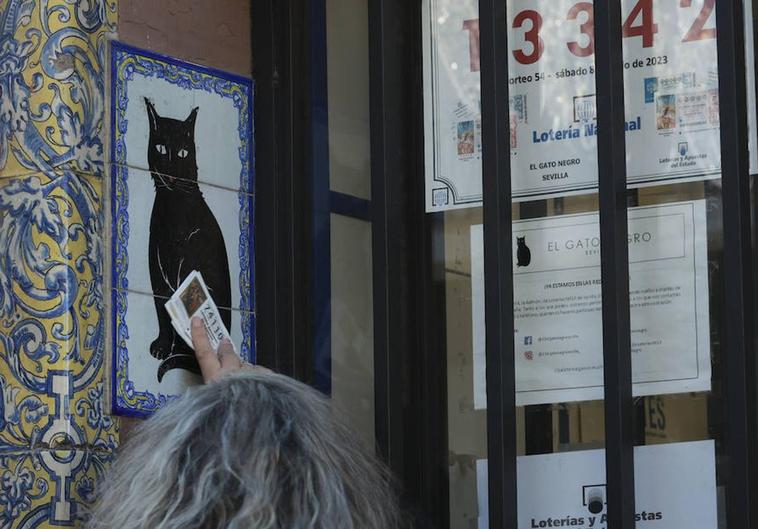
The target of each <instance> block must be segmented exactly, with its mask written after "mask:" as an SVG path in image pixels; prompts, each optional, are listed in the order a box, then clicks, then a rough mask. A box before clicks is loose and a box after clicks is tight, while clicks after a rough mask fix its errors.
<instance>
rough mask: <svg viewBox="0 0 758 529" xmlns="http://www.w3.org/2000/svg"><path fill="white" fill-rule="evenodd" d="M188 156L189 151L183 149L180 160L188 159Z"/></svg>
mask: <svg viewBox="0 0 758 529" xmlns="http://www.w3.org/2000/svg"><path fill="white" fill-rule="evenodd" d="M187 154H189V153H188V152H187V149H182V150H180V151H179V158H186V157H187Z"/></svg>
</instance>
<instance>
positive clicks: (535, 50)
mask: <svg viewBox="0 0 758 529" xmlns="http://www.w3.org/2000/svg"><path fill="white" fill-rule="evenodd" d="M527 20H528V21H530V22H531V24H532V27H531V29H529V31H527V32H526V33H525V34H524V40H526V42H527V43H528V44H531V47H532V51H531V52H530V53H524V50H513V56H514V57H515V58H516V60H517V61H518V62H520V63H521V64H534V63H535V62H537V61H539V60H540V57H542V52H544V51H545V42H544V41H543V40H542V37H540V29H542V17H541V16H540V14H539V13H537V11H533V10H531V9H527V10H526V11H522V12H520V13H519V14H518V15H516V18H515V19H513V28H514V29H516V28H520V27H522V26H523V25H524V22H526V21H527Z"/></svg>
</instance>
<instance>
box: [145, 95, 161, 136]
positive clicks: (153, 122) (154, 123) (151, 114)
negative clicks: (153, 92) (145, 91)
mask: <svg viewBox="0 0 758 529" xmlns="http://www.w3.org/2000/svg"><path fill="white" fill-rule="evenodd" d="M145 105H146V106H147V117H148V119H149V120H150V130H158V113H157V112H156V111H155V107H154V106H153V104H152V103H151V102H150V100H149V99H148V98H145Z"/></svg>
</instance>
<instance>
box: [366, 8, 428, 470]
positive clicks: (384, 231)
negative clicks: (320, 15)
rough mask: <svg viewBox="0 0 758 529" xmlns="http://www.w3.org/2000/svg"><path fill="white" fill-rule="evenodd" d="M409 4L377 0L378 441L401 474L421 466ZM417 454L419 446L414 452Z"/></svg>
mask: <svg viewBox="0 0 758 529" xmlns="http://www.w3.org/2000/svg"><path fill="white" fill-rule="evenodd" d="M408 10H409V4H407V2H406V1H405V0H369V10H368V13H369V79H370V83H369V85H370V94H369V116H370V120H371V124H370V129H371V204H372V208H371V209H372V224H371V234H372V250H373V280H374V289H373V293H374V376H375V395H376V439H377V445H378V449H379V452H380V454H381V455H382V456H383V457H384V458H385V459H386V460H387V462H388V463H389V465H390V467H391V468H392V469H393V470H394V471H395V472H396V474H397V475H398V476H402V477H405V475H406V474H407V473H408V472H409V470H410V468H411V467H412V466H414V465H416V464H417V463H418V459H417V454H415V453H413V452H409V448H408V447H407V446H406V442H408V441H409V440H410V438H412V437H414V435H413V434H412V433H411V432H410V431H405V427H406V421H405V415H406V411H407V410H408V406H409V405H413V404H411V403H410V402H409V401H407V400H406V399H407V395H408V393H409V391H410V387H409V385H408V384H409V383H410V376H411V373H410V369H411V362H412V358H414V357H416V356H417V355H418V351H416V345H417V343H416V340H415V339H416V336H417V333H418V332H419V329H420V327H419V325H418V322H417V321H416V320H415V312H416V311H415V308H416V307H415V298H414V296H413V289H414V286H415V285H414V284H413V280H414V278H415V276H414V273H413V270H414V269H415V267H416V266H417V264H418V263H417V262H416V261H414V258H413V251H414V250H415V249H416V248H418V244H419V242H418V241H417V240H416V239H415V238H413V231H414V230H413V227H414V225H415V224H414V222H420V221H419V220H418V218H417V217H415V218H414V217H413V216H412V212H413V205H414V201H418V203H419V204H421V203H422V200H421V199H417V198H416V197H415V196H414V193H413V187H414V184H415V181H416V180H415V179H416V178H418V175H417V173H416V172H415V171H414V170H413V169H414V163H415V160H414V156H415V154H414V153H412V152H410V149H409V148H408V146H409V145H412V144H413V138H412V134H413V132H414V131H416V129H415V128H411V127H409V126H408V119H409V118H408V117H409V116H412V115H413V114H414V110H415V108H414V107H413V106H412V105H411V101H413V97H412V95H413V94H414V88H415V87H414V86H413V84H412V82H411V80H412V78H413V74H412V72H411V70H410V62H411V59H410V57H412V55H411V54H410V53H409V52H408V49H410V48H409V47H410V46H412V45H414V44H415V41H410V40H409V38H408V37H409V33H408V31H409V28H408V27H407V23H408V20H409V19H411V20H412V17H409V16H408ZM410 450H412V448H411V449H410Z"/></svg>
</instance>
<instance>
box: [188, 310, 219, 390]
mask: <svg viewBox="0 0 758 529" xmlns="http://www.w3.org/2000/svg"><path fill="white" fill-rule="evenodd" d="M190 333H191V335H192V345H193V346H194V347H195V357H196V358H197V363H198V364H199V365H200V372H201V373H202V374H203V380H204V381H205V382H208V381H209V380H212V379H213V378H214V377H215V376H216V373H218V371H219V370H220V369H221V362H220V361H219V358H218V355H217V354H216V351H214V350H213V346H212V345H211V341H210V340H209V339H208V333H207V332H205V326H204V325H203V320H201V319H200V318H199V317H198V316H195V317H194V318H192V325H191V329H190Z"/></svg>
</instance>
